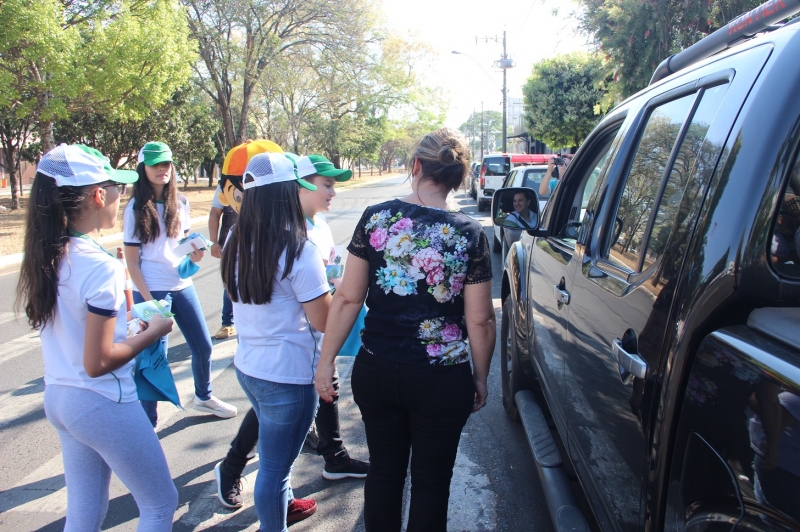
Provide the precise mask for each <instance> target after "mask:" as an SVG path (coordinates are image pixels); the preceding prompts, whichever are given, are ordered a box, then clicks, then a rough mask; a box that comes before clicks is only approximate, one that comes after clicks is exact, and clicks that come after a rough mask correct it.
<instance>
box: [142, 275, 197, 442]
mask: <svg viewBox="0 0 800 532" xmlns="http://www.w3.org/2000/svg"><path fill="white" fill-rule="evenodd" d="M150 293H151V294H152V295H153V297H154V298H155V299H164V298H165V297H167V294H169V295H171V296H172V313H173V314H175V323H176V324H177V325H178V329H180V330H181V333H182V334H183V337H184V338H185V339H186V343H187V344H188V345H189V349H190V350H191V352H192V375H193V376H194V394H195V395H196V396H197V397H198V399H201V400H203V401H205V400H206V399H208V398H210V397H211V350H212V346H211V335H210V334H209V333H208V327H207V326H206V317H205V315H203V309H202V308H200V299H198V297H197V291H196V290H195V289H194V285H192V286H188V287H186V288H184V289H183V290H178V291H165V290H156V291H152V292H150ZM142 301H144V298H143V297H142V295H141V294H140V293H139V292H137V291H134V292H133V302H134V303H141V302H142ZM161 341H162V342H163V343H164V355H166V354H167V348H168V347H169V340H168V337H167V336H164V337H162V338H161ZM157 405H158V403H157V402H156V401H142V408H144V411H145V413H146V414H147V417H148V418H149V419H150V423H152V424H153V426H154V427H155V426H156V423H157V422H158V412H157V411H156V406H157Z"/></svg>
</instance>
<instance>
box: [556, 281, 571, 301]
mask: <svg viewBox="0 0 800 532" xmlns="http://www.w3.org/2000/svg"><path fill="white" fill-rule="evenodd" d="M553 295H554V296H556V303H563V304H564V305H569V292H567V291H566V290H563V289H561V288H559V286H558V285H556V286H554V287H553Z"/></svg>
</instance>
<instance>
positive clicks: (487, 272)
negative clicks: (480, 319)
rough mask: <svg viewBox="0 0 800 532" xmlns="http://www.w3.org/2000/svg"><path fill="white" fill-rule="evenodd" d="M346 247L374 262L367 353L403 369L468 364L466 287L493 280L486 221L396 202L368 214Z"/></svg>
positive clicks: (364, 341) (375, 207) (365, 335)
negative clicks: (484, 228) (465, 315)
mask: <svg viewBox="0 0 800 532" xmlns="http://www.w3.org/2000/svg"><path fill="white" fill-rule="evenodd" d="M347 249H348V251H349V252H350V253H351V254H353V255H355V256H357V257H359V258H361V259H364V260H366V261H367V262H369V292H368V294H367V301H366V303H367V307H368V309H369V310H368V312H367V316H366V318H365V320H364V329H363V330H362V333H361V344H362V346H363V347H364V349H366V350H367V351H368V352H369V353H372V354H373V355H376V356H379V357H382V358H386V359H390V360H393V361H395V362H398V363H401V364H443V365H447V364H461V363H464V362H468V361H469V350H468V344H467V329H466V326H465V323H464V285H466V284H472V283H475V284H477V283H483V282H486V281H490V280H491V279H492V263H491V257H490V255H489V243H488V240H487V238H486V233H485V232H484V230H483V227H482V226H481V224H479V223H478V222H476V221H475V220H473V219H472V218H470V217H469V216H467V215H466V214H464V213H462V212H459V211H445V210H441V209H435V208H430V207H423V206H420V205H414V204H412V203H407V202H404V201H401V200H391V201H387V202H385V203H381V204H379V205H373V206H371V207H369V208H367V210H366V211H364V214H363V216H362V217H361V220H360V221H359V223H358V225H357V226H356V230H355V232H354V233H353V239H352V240H351V241H350V245H349V246H348V248H347Z"/></svg>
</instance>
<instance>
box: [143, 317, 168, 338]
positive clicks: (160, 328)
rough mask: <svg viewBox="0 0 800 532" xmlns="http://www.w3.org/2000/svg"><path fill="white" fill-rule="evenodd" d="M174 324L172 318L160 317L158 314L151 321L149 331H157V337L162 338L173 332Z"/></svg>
mask: <svg viewBox="0 0 800 532" xmlns="http://www.w3.org/2000/svg"><path fill="white" fill-rule="evenodd" d="M174 323H175V322H174V321H172V318H165V317H163V316H159V315H158V314H156V315H155V316H153V318H152V319H151V320H150V323H149V324H148V327H147V330H148V331H150V330H153V331H155V333H156V336H158V337H159V338H160V337H162V336H166V335H168V334H169V333H171V332H172V326H173V325H174Z"/></svg>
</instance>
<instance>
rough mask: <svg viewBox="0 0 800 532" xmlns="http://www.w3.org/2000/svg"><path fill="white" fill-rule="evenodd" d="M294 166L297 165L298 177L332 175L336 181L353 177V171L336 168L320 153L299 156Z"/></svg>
mask: <svg viewBox="0 0 800 532" xmlns="http://www.w3.org/2000/svg"><path fill="white" fill-rule="evenodd" d="M295 166H296V167H297V175H298V177H300V178H303V177H308V176H311V175H314V174H316V175H321V176H323V177H332V178H334V179H336V181H338V182H342V181H347V180H348V179H350V178H351V177H353V172H352V171H351V170H343V169H341V168H336V167H335V166H333V163H332V162H330V161H329V160H328V158H327V157H324V156H322V155H305V156H303V157H300V158H299V159H298V160H297V163H296V164H295Z"/></svg>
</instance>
